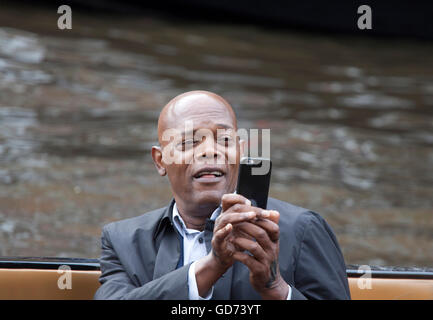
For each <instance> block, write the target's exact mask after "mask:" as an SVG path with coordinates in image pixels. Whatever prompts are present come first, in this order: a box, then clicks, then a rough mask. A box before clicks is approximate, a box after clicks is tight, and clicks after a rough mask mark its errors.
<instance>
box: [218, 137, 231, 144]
mask: <svg viewBox="0 0 433 320" xmlns="http://www.w3.org/2000/svg"><path fill="white" fill-rule="evenodd" d="M218 142H219V143H220V144H225V145H230V144H232V143H233V139H232V137H228V136H225V137H221V138H219V139H218Z"/></svg>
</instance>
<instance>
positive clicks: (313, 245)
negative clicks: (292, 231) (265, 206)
mask: <svg viewBox="0 0 433 320" xmlns="http://www.w3.org/2000/svg"><path fill="white" fill-rule="evenodd" d="M305 216H306V217H307V221H306V224H305V227H304V232H303V239H302V242H301V245H300V248H299V251H298V258H297V259H296V267H295V275H294V281H295V283H294V284H293V286H292V299H293V300H302V299H328V300H339V299H350V291H349V285H348V280H347V273H346V265H345V263H344V258H343V254H342V252H341V250H340V247H339V245H338V242H337V239H336V237H335V235H334V233H333V232H332V229H331V227H330V226H329V225H328V224H327V223H326V221H325V220H324V219H323V218H322V217H321V216H320V215H318V214H317V213H315V212H312V211H309V212H308V213H307V214H306V215H305Z"/></svg>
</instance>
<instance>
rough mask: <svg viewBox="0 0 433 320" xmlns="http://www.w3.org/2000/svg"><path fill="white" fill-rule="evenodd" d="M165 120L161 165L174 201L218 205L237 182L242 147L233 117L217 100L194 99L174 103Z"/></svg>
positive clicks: (207, 205) (196, 204)
mask: <svg viewBox="0 0 433 320" xmlns="http://www.w3.org/2000/svg"><path fill="white" fill-rule="evenodd" d="M167 118H168V119H167V123H166V126H165V130H163V132H162V136H160V140H161V141H160V142H161V147H162V166H163V167H164V168H165V170H166V173H167V175H168V178H169V180H170V184H171V188H172V191H173V194H174V196H175V199H176V201H177V202H179V201H183V202H184V203H187V204H188V205H192V206H194V207H200V206H203V208H205V207H209V206H218V205H219V203H220V201H221V197H222V195H223V194H225V193H231V192H233V191H234V189H235V186H236V182H237V181H236V180H237V170H238V166H239V159H240V151H241V148H240V143H239V140H238V138H237V136H236V130H237V127H236V119H235V117H234V114H233V112H232V111H231V110H230V109H228V107H227V106H226V105H225V104H223V103H222V102H221V101H218V100H216V99H214V98H211V97H208V96H199V97H192V98H186V99H184V100H183V101H182V103H178V104H176V105H175V106H174V107H173V108H172V110H171V112H170V113H169V114H167ZM205 214H208V213H207V212H203V215H205Z"/></svg>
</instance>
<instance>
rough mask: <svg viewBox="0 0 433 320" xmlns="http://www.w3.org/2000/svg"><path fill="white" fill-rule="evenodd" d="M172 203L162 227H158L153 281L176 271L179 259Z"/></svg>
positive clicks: (178, 245) (177, 237)
mask: <svg viewBox="0 0 433 320" xmlns="http://www.w3.org/2000/svg"><path fill="white" fill-rule="evenodd" d="M173 204H174V201H173V200H172V201H171V203H170V205H169V206H168V207H167V211H166V212H165V213H164V216H163V219H164V220H165V221H163V223H164V225H161V226H159V228H160V230H158V231H159V233H160V234H159V235H158V238H159V237H161V238H160V239H161V242H160V245H159V248H158V249H157V252H158V253H157V254H156V258H155V267H154V269H153V279H157V278H159V277H161V276H163V275H164V274H167V273H169V272H171V271H173V270H175V269H176V266H177V264H178V262H179V258H180V242H179V235H178V234H177V232H176V230H175V229H174V226H173V221H172V217H171V215H172V210H173Z"/></svg>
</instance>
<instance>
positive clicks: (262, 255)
mask: <svg viewBox="0 0 433 320" xmlns="http://www.w3.org/2000/svg"><path fill="white" fill-rule="evenodd" d="M232 243H233V244H235V245H236V246H237V248H238V249H240V250H241V251H244V250H246V251H249V252H250V253H251V254H252V255H253V256H254V258H255V259H256V260H258V261H260V262H262V263H266V261H267V260H268V255H267V254H266V252H265V250H263V248H262V247H261V246H260V244H259V243H257V242H256V241H252V240H249V239H245V238H235V239H233V240H232Z"/></svg>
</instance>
